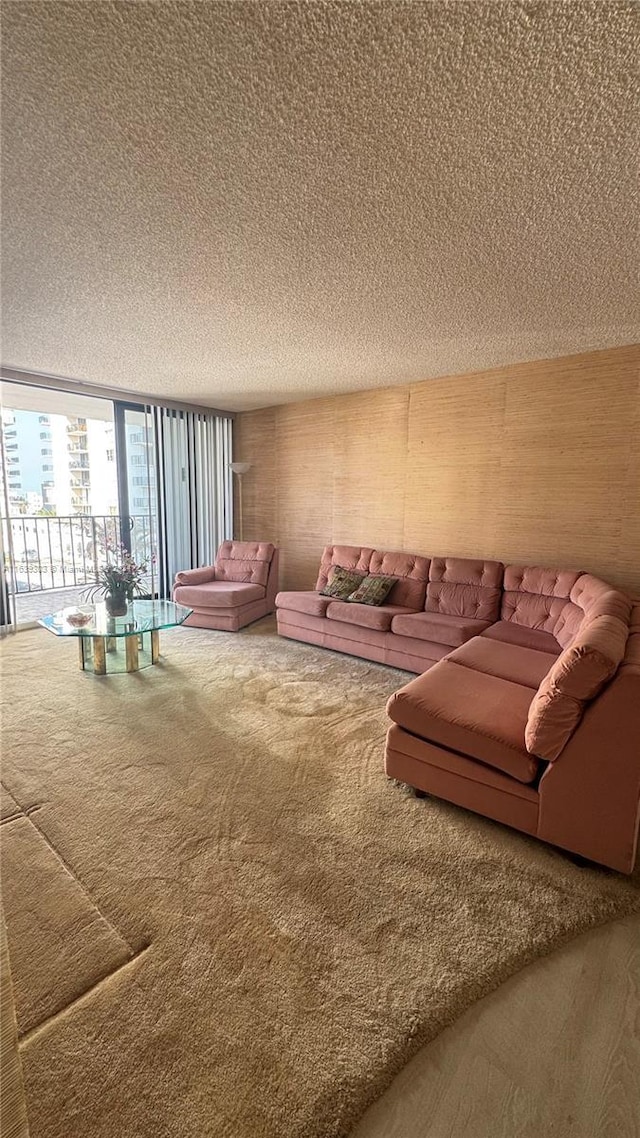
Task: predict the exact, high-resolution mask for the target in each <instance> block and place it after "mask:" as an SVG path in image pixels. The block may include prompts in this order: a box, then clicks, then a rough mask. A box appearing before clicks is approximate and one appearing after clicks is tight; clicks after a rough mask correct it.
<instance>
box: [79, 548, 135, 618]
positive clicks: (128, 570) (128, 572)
mask: <svg viewBox="0 0 640 1138" xmlns="http://www.w3.org/2000/svg"><path fill="white" fill-rule="evenodd" d="M109 554H110V555H111V556H112V557H113V558H114V559H113V560H109V561H108V562H107V564H106V565H103V566H102V568H101V569H99V570H98V577H97V584H96V585H94V586H93V587H92V588H91V589H88V590H87V597H88V598H89V599H90V600H93V599H94V598H95V597H99V596H102V597H104V600H105V605H106V608H107V612H108V614H109V616H126V612H127V605H128V604H129V601H132V600H133V598H134V597H136V596H141V595H142V594H143V593H144V592H145V589H144V587H143V581H144V579H145V577H146V575H147V572H148V569H149V564H148V562H147V561H140V562H138V561H135V560H134V559H133V557H132V556H131V554H130V553H129V550H128V549H126V547H125V546H124V545H119V546H116V547H114V548H110V549H109Z"/></svg>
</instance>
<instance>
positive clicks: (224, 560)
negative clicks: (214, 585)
mask: <svg viewBox="0 0 640 1138" xmlns="http://www.w3.org/2000/svg"><path fill="white" fill-rule="evenodd" d="M274 549H275V547H274V546H273V545H272V544H271V542H269V541H223V543H222V545H221V546H220V548H219V550H218V553H217V556H216V565H215V569H216V581H243V582H246V583H247V584H250V585H262V586H263V587H264V588H266V585H267V579H268V577H269V567H270V565H271V559H272V557H273V554H274Z"/></svg>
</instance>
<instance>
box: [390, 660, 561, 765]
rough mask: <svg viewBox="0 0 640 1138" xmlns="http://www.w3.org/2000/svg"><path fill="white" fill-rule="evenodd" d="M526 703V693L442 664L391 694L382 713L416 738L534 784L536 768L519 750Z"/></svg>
mask: <svg viewBox="0 0 640 1138" xmlns="http://www.w3.org/2000/svg"><path fill="white" fill-rule="evenodd" d="M530 703H531V688H529V687H524V686H523V685H521V684H514V683H512V682H511V681H510V680H503V679H499V678H498V677H497V676H490V675H487V674H486V673H485V672H476V671H475V670H474V669H472V668H465V667H463V666H462V665H460V664H455V663H453V662H452V661H451V660H450V659H445V660H441V661H440V662H439V663H438V664H434V666H433V667H432V668H430V669H429V671H428V672H425V673H424V675H422V676H418V677H417V678H416V679H415V680H411V682H410V683H408V684H407V685H406V686H405V687H403V688H400V690H399V691H397V692H395V694H394V695H392V696H391V699H390V700H389V702H388V704H387V713H388V715H389V716H390V718H391V719H393V721H394V723H397V724H398V725H399V726H400V727H403V728H404V730H405V731H410V732H411V734H412V735H417V736H418V738H420V739H426V740H428V742H430V743H436V744H438V745H439V746H441V747H448V748H449V749H450V750H452V751H457V752H458V753H459V754H462V755H467V756H468V757H469V758H472V759H478V760H479V761H480V762H482V763H486V764H487V765H488V766H490V767H495V768H496V770H501V771H504V773H505V774H508V775H511V777H512V778H516V779H518V781H519V782H533V780H534V779H535V777H536V775H537V773H538V770H539V766H540V764H539V762H538V761H537V759H535V758H533V756H532V755H530V754H528V753H527V751H526V750H525V745H524V729H525V724H526V722H527V715H528V712H529V705H530Z"/></svg>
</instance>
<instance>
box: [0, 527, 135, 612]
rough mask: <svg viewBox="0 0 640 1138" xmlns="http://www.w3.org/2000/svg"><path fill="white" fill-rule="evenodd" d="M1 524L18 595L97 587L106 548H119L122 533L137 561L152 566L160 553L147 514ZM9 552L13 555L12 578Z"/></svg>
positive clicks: (106, 559)
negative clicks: (50, 590)
mask: <svg viewBox="0 0 640 1138" xmlns="http://www.w3.org/2000/svg"><path fill="white" fill-rule="evenodd" d="M123 525H124V530H123ZM2 526H3V531H4V533H3V537H4V548H5V550H6V551H7V553H6V554H5V557H6V570H7V577H8V580H9V582H10V583H11V582H12V584H10V587H11V591H12V592H14V591H15V592H16V593H40V592H44V591H45V590H49V589H63V588H68V587H69V586H72V585H74V586H75V585H93V584H95V583H96V582H97V580H98V574H99V572H100V570H101V569H102V568H103V567H104V566H105V565H106V564H107V562H108V560H109V556H108V553H107V550H108V549H109V548H111V549H113V548H115V547H116V546H118V545H119V544H120V542H121V540H122V536H123V532H124V533H125V534H127V535H128V538H129V543H130V546H131V553H132V555H133V557H134V559H135V560H136V561H138V562H141V561H147V562H148V563H149V565H151V558H152V556H153V555H154V553H155V547H154V542H153V533H154V532H155V525H154V524H153V521H152V519H151V518H150V517H149V516H148V515H145V514H136V515H133V516H131V517H128V518H121V517H120V516H118V515H117V514H114V515H99V516H96V515H93V516H91V515H88V514H73V515H70V516H66V517H57V516H55V515H52V516H48V515H42V516H37V517H34V516H30V517H27V516H26V515H25V516H20V517H15V518H3V519H2ZM9 551H13V574H12V573H11V568H10V553H9ZM149 583H150V582H149Z"/></svg>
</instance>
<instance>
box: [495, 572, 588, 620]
mask: <svg viewBox="0 0 640 1138" xmlns="http://www.w3.org/2000/svg"><path fill="white" fill-rule="evenodd" d="M580 575H581V574H580V573H574V572H572V571H571V570H570V569H542V568H540V567H539V566H537V565H507V566H506V567H505V571H504V592H503V595H502V612H501V616H502V620H510V621H512V622H513V623H514V624H522V625H524V626H525V627H526V628H537V629H539V630H540V631H541V632H550V633H551V634H552V635H553V632H554V629H555V627H556V624H557V622H558V619H559V617H560V614H561V613H562V611H563V609H564V607H565V605H567V604H569V596H570V593H571V590H572V588H573V586H574V585H575V583H576V581H577V580H578V577H580Z"/></svg>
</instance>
